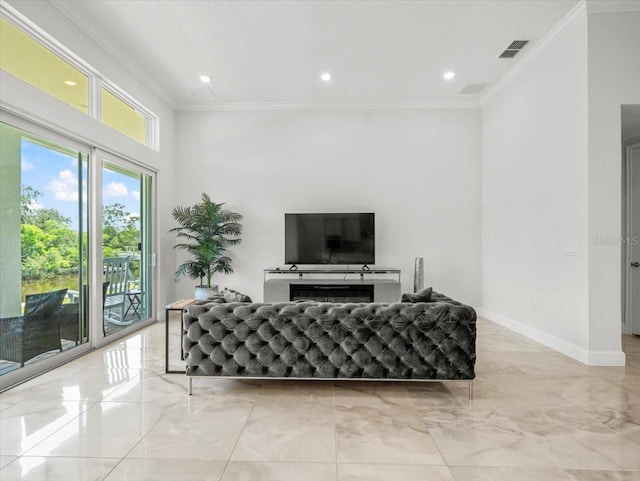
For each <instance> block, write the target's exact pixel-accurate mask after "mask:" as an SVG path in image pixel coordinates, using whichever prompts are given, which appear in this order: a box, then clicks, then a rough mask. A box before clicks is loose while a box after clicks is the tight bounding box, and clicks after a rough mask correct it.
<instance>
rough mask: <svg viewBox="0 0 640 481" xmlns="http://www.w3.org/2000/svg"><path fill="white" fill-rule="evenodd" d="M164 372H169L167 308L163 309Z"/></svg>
mask: <svg viewBox="0 0 640 481" xmlns="http://www.w3.org/2000/svg"><path fill="white" fill-rule="evenodd" d="M164 372H165V374H166V373H168V372H169V309H165V310H164Z"/></svg>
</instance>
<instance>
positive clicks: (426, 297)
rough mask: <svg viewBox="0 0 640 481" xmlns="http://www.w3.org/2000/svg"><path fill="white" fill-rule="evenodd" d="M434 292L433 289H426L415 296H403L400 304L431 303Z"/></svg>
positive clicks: (414, 294)
mask: <svg viewBox="0 0 640 481" xmlns="http://www.w3.org/2000/svg"><path fill="white" fill-rule="evenodd" d="M432 292H433V287H427V288H426V289H422V290H421V291H418V292H415V293H413V294H409V293H407V294H402V297H401V298H400V302H430V301H431V293H432Z"/></svg>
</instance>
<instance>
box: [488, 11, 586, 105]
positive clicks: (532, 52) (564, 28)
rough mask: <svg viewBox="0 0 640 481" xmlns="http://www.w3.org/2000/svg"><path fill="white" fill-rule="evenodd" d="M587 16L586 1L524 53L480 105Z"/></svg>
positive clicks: (492, 87)
mask: <svg viewBox="0 0 640 481" xmlns="http://www.w3.org/2000/svg"><path fill="white" fill-rule="evenodd" d="M586 15H587V6H586V1H585V0H581V1H580V2H579V3H578V4H577V5H576V6H575V7H573V8H572V9H571V11H570V12H569V13H567V14H566V15H565V16H564V18H563V19H562V20H560V22H558V23H557V24H556V25H555V26H554V27H553V28H552V29H551V30H550V31H549V32H548V33H547V34H546V35H545V36H544V37H542V38H541V39H540V40H539V41H538V42H535V43H534V44H533V45H532V46H531V48H530V49H529V50H528V51H526V50H525V52H523V56H522V58H521V59H520V61H518V63H516V64H515V65H514V66H513V67H512V68H511V69H509V70H508V71H507V73H505V74H504V75H503V76H502V77H500V79H498V80H497V81H496V82H494V83H493V84H492V85H490V86H489V88H488V90H487V92H485V93H484V94H482V95H481V97H480V105H481V106H484V105H485V104H486V103H487V102H489V100H491V99H492V98H493V97H495V96H496V95H497V94H498V93H500V92H501V91H502V90H503V89H505V88H506V87H507V85H509V84H510V83H511V82H513V81H514V80H515V79H516V78H517V77H518V76H519V75H520V74H521V73H522V72H523V71H524V70H525V69H526V68H527V67H529V65H531V64H532V63H534V62H535V61H536V60H537V59H538V57H540V56H541V55H542V54H543V53H544V52H546V51H547V50H548V49H549V48H550V47H551V46H552V45H553V44H554V43H556V42H557V41H558V40H559V39H560V38H562V36H564V34H565V33H567V32H568V31H569V30H571V28H573V26H574V25H575V24H576V23H577V22H578V21H579V20H581V19H582V18H583V17H585V16H586Z"/></svg>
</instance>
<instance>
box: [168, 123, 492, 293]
mask: <svg viewBox="0 0 640 481" xmlns="http://www.w3.org/2000/svg"><path fill="white" fill-rule="evenodd" d="M480 120H481V119H480V112H479V110H411V111H288V112H287V111H285V112H181V113H178V128H177V138H178V148H177V156H176V157H177V163H178V169H177V171H176V185H179V186H182V187H181V188H180V189H179V190H178V192H177V193H176V194H177V195H176V203H177V204H179V205H190V204H193V203H195V202H197V201H198V200H199V197H200V194H201V193H202V192H207V193H209V194H210V195H211V197H212V199H213V200H214V201H217V202H226V203H227V205H228V208H230V209H232V210H234V211H237V212H240V213H242V214H244V216H245V217H244V222H243V224H244V234H243V243H242V244H241V246H239V247H238V248H233V250H232V251H230V254H231V256H232V257H233V259H234V267H235V274H233V275H230V276H223V275H219V276H218V277H217V278H216V279H215V282H216V283H218V284H220V285H221V287H222V286H227V287H232V288H236V289H238V290H240V291H242V292H246V293H247V294H249V295H250V296H251V297H252V298H254V299H255V300H262V297H263V296H262V280H263V278H262V269H264V268H266V267H273V266H282V265H283V262H284V213H285V212H325V211H327V212H350V211H353V212H375V213H376V265H377V266H382V267H400V268H401V269H402V284H403V286H402V289H403V291H404V292H406V291H409V290H410V288H411V285H412V276H413V260H414V258H415V257H424V259H425V270H426V276H425V284H426V285H427V286H430V285H433V286H434V288H435V289H436V290H438V291H441V292H444V293H446V294H448V295H451V296H452V297H454V298H457V299H459V300H460V301H463V302H466V303H469V304H471V305H478V303H479V301H480V222H481V219H480V206H479V203H480V182H479V175H480ZM193 285H194V281H191V280H182V281H180V283H179V286H178V290H177V294H178V296H179V297H187V296H189V295H191V293H192V292H193V287H192V286H193Z"/></svg>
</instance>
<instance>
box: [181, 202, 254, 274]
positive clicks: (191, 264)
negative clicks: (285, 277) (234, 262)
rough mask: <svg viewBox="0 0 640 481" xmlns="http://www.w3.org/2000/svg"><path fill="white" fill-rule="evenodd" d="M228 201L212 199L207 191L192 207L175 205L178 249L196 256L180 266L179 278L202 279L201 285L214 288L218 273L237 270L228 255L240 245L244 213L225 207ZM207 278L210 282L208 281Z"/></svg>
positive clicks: (228, 272)
mask: <svg viewBox="0 0 640 481" xmlns="http://www.w3.org/2000/svg"><path fill="white" fill-rule="evenodd" d="M223 206H224V203H222V204H217V203H215V202H213V201H211V198H210V197H209V196H208V195H207V194H204V193H203V194H202V200H201V201H200V202H199V203H197V204H195V205H192V206H187V207H174V208H173V210H172V211H171V215H172V216H173V218H174V219H175V220H176V221H177V222H178V224H180V225H179V227H175V228H173V229H171V230H170V231H169V232H174V233H175V234H176V236H177V237H178V238H179V239H182V240H184V241H185V242H180V243H178V244H176V245H175V246H174V249H184V250H186V251H187V252H188V253H189V254H191V256H192V259H190V260H188V261H186V262H185V263H183V264H182V265H180V266H179V267H178V269H177V270H176V273H175V277H176V279H179V278H181V277H189V278H190V279H199V280H200V287H211V277H212V276H213V274H214V273H216V272H223V273H225V274H230V273H232V272H233V268H232V267H231V258H230V257H228V256H227V255H225V252H226V250H227V248H228V247H231V246H235V245H238V244H240V242H241V240H242V239H240V237H239V236H240V234H241V233H242V225H241V224H240V221H241V220H242V215H241V214H238V213H236V212H231V211H230V210H226V209H224V208H223ZM204 279H206V281H207V283H206V284H204Z"/></svg>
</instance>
